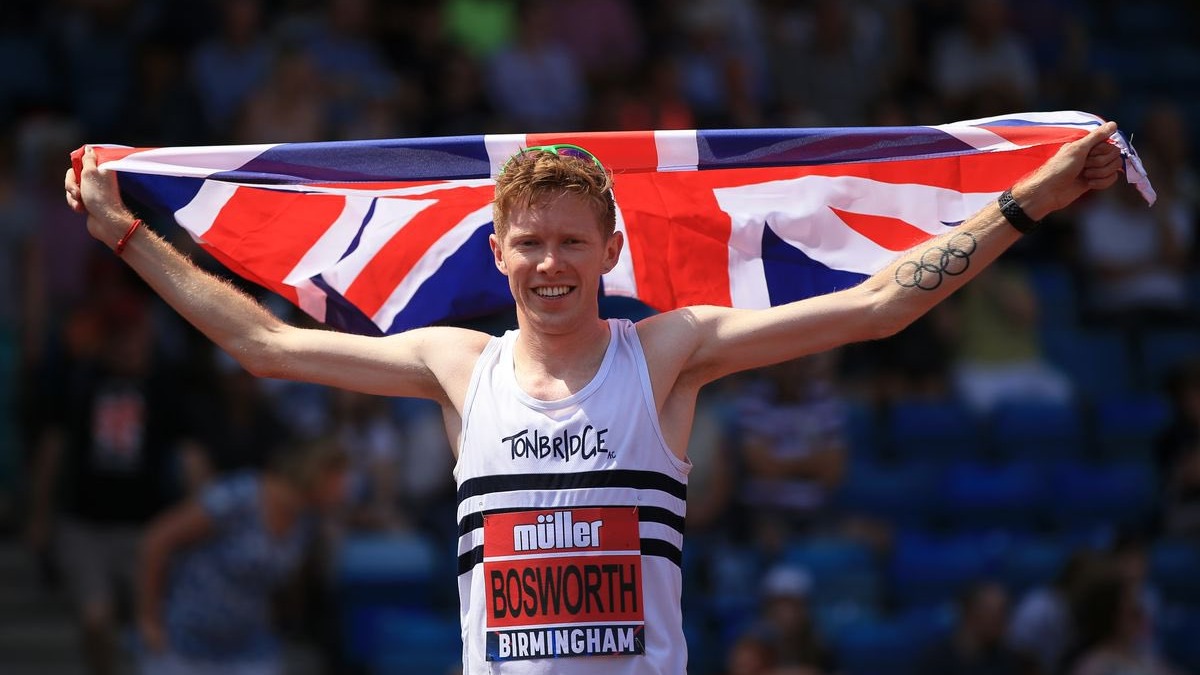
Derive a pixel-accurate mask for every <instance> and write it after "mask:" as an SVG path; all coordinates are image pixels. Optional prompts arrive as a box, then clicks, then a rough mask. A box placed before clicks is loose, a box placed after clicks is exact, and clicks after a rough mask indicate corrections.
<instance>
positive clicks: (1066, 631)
mask: <svg viewBox="0 0 1200 675" xmlns="http://www.w3.org/2000/svg"><path fill="white" fill-rule="evenodd" d="M1098 560H1099V558H1098V556H1097V554H1096V553H1094V552H1092V551H1090V550H1086V549H1081V550H1078V551H1076V552H1074V553H1073V554H1072V555H1071V556H1070V557H1069V558H1068V559H1067V562H1066V564H1065V565H1063V568H1062V570H1060V571H1059V573H1058V576H1057V577H1055V579H1054V582H1053V583H1052V584H1049V585H1046V586H1038V587H1036V588H1033V589H1032V590H1030V591H1029V592H1028V593H1026V594H1025V596H1024V597H1023V598H1021V600H1020V602H1019V603H1018V604H1017V607H1016V610H1015V611H1014V612H1013V614H1012V620H1011V621H1010V622H1009V625H1008V643H1009V644H1010V645H1011V646H1012V648H1013V649H1015V650H1017V651H1018V652H1021V653H1022V654H1025V655H1026V656H1029V657H1030V658H1032V659H1034V661H1036V662H1037V665H1038V672H1040V673H1042V675H1053V673H1057V672H1059V670H1060V668H1061V666H1062V663H1063V659H1064V657H1065V656H1066V655H1067V650H1068V649H1070V648H1071V647H1072V646H1073V645H1074V644H1075V643H1076V637H1075V634H1076V629H1075V619H1074V616H1073V615H1072V613H1071V601H1072V599H1073V598H1074V597H1075V596H1076V594H1077V593H1078V590H1079V588H1080V586H1081V585H1082V582H1083V581H1084V580H1085V579H1086V578H1088V575H1089V574H1090V573H1091V572H1090V570H1091V569H1092V568H1094V566H1095V565H1096V564H1097V561H1098Z"/></svg>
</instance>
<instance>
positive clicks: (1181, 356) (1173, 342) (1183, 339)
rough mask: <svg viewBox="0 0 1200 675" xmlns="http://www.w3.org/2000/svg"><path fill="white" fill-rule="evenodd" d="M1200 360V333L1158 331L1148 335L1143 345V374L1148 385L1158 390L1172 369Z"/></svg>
mask: <svg viewBox="0 0 1200 675" xmlns="http://www.w3.org/2000/svg"><path fill="white" fill-rule="evenodd" d="M1197 358H1200V331H1197V330H1183V329H1178V330H1166V329H1163V330H1156V331H1151V332H1148V333H1147V334H1146V337H1145V342H1144V344H1143V345H1142V372H1143V374H1144V375H1145V377H1146V383H1147V384H1148V385H1149V386H1151V387H1153V388H1158V387H1160V386H1161V385H1162V383H1163V382H1164V381H1165V380H1166V376H1167V374H1168V373H1169V372H1170V371H1171V369H1172V368H1174V367H1176V366H1178V365H1179V364H1181V363H1183V362H1184V361H1187V360H1190V359H1197Z"/></svg>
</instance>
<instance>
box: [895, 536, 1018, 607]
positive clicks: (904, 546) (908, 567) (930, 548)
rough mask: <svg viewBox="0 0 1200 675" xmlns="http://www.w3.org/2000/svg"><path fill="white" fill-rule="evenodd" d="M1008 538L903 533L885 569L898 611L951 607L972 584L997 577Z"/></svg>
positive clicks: (897, 540)
mask: <svg viewBox="0 0 1200 675" xmlns="http://www.w3.org/2000/svg"><path fill="white" fill-rule="evenodd" d="M1007 543H1008V538H1007V537H1006V536H1003V535H988V534H971V533H968V534H947V535H936V534H930V533H923V532H903V533H901V534H900V535H899V536H898V537H897V539H896V542H895V545H894V549H893V551H892V558H891V561H890V563H889V565H888V579H889V581H890V583H889V587H890V590H891V597H892V599H893V600H894V601H895V602H896V604H897V605H898V606H900V607H904V608H918V607H931V606H939V605H945V604H948V603H952V602H953V601H954V600H955V599H956V598H957V596H958V594H959V593H960V592H961V591H963V590H964V589H965V588H966V587H967V586H968V585H969V584H971V583H972V582H974V581H976V580H979V579H983V578H986V577H992V576H995V575H996V572H997V571H998V568H999V563H1000V560H1001V556H1002V554H1003V552H1004V550H1006V548H1007Z"/></svg>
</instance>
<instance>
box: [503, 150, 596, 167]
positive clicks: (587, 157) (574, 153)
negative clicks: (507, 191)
mask: <svg viewBox="0 0 1200 675" xmlns="http://www.w3.org/2000/svg"><path fill="white" fill-rule="evenodd" d="M527 152H549V153H553V154H555V155H562V156H563V157H574V158H575V159H582V160H583V161H585V162H592V163H593V164H595V165H596V167H597V168H599V169H600V170H601V171H603V170H604V165H603V164H601V163H600V160H598V159H596V156H595V155H593V154H592V153H590V152H588V151H587V150H584V149H583V148H581V147H579V146H578V145H573V144H571V143H555V144H554V145H534V146H530V147H528V148H525V149H523V150H521V151H520V152H518V153H517V154H515V155H513V156H512V157H509V158H508V161H506V162H505V163H504V166H502V167H500V173H504V170H505V169H507V168H508V165H509V164H510V163H511V162H512V161H513V160H514V159H516V158H517V157H520V156H522V155H524V154H525V153H527Z"/></svg>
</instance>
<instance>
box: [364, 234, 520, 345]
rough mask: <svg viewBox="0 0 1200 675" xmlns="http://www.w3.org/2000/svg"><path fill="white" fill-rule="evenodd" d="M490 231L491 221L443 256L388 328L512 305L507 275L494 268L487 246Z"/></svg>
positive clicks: (483, 313) (396, 329) (485, 312)
mask: <svg viewBox="0 0 1200 675" xmlns="http://www.w3.org/2000/svg"><path fill="white" fill-rule="evenodd" d="M491 233H492V224H491V223H488V224H487V225H484V226H483V227H480V228H479V229H478V230H476V231H475V233H474V234H472V235H471V237H470V238H469V239H467V241H466V242H464V243H463V245H462V246H460V247H459V248H458V250H457V251H455V252H454V254H453V255H451V256H449V257H448V258H446V259H445V261H444V262H443V263H442V266H441V267H440V268H439V269H438V271H436V272H434V273H433V275H432V276H431V277H429V279H428V280H426V281H425V283H423V284H421V287H420V289H418V290H417V293H416V295H414V296H413V298H412V300H410V301H409V303H408V305H406V306H405V307H404V309H403V310H402V311H401V312H400V313H399V314H397V315H396V318H395V320H394V321H392V325H391V326H389V327H388V330H387V332H388V333H398V332H400V331H404V330H408V329H410V328H417V327H419V326H428V325H430V324H434V323H440V322H443V321H445V320H446V318H447V317H453V318H455V319H471V318H476V317H481V316H486V315H488V314H492V313H494V312H499V311H501V310H504V309H509V308H511V307H512V304H513V298H512V293H510V292H509V290H508V279H507V278H506V277H505V276H504V275H503V274H501V273H500V270H498V269H496V264H495V261H494V260H493V259H492V249H491V247H490V246H488V235H490V234H491Z"/></svg>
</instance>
